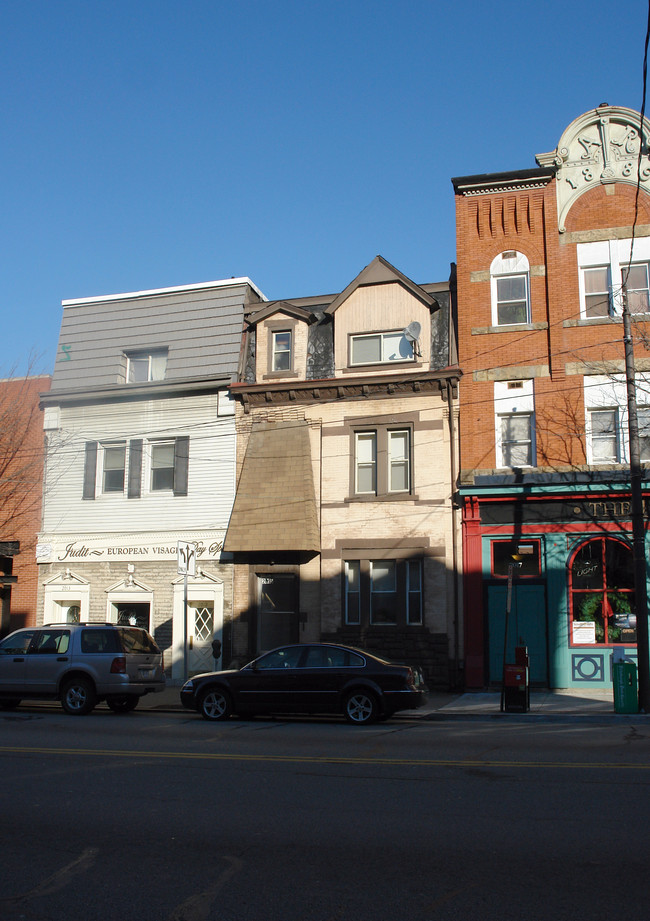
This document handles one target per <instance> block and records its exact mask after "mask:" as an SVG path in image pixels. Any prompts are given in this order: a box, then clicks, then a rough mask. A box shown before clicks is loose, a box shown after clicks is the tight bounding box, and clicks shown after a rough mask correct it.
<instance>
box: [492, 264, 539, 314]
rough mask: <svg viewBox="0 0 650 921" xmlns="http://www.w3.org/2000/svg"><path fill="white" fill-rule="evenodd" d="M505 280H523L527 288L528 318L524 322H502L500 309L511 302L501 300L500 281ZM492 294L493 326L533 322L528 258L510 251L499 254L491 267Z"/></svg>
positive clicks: (518, 299) (518, 300)
mask: <svg viewBox="0 0 650 921" xmlns="http://www.w3.org/2000/svg"><path fill="white" fill-rule="evenodd" d="M504 278H523V279H524V287H525V304H526V317H525V319H524V320H518V321H517V322H515V323H512V322H509V323H505V322H501V321H500V318H499V307H500V306H501V305H504V304H507V303H510V301H501V300H499V281H500V280H503V279H504ZM490 292H491V299H492V325H493V326H524V325H526V324H529V323H530V322H531V309H530V263H529V261H528V258H527V257H526V256H525V255H524V254H523V253H519V252H516V251H514V250H508V251H506V252H503V253H499V254H498V255H497V256H495V257H494V259H493V260H492V264H491V265H490ZM520 301H521V298H517V299H516V301H512V303H519V302H520Z"/></svg>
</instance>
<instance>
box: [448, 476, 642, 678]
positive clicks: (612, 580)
mask: <svg viewBox="0 0 650 921" xmlns="http://www.w3.org/2000/svg"><path fill="white" fill-rule="evenodd" d="M462 502H463V565H464V575H463V585H464V617H465V685H466V687H468V688H483V687H490V686H497V685H500V684H501V681H502V676H503V665H504V660H505V662H513V661H514V650H515V646H517V645H525V646H527V647H528V654H529V660H530V682H531V686H533V687H535V686H536V687H540V688H543V687H548V688H610V687H611V686H612V657H613V653H614V651H615V650H618V654H619V655H621V654H622V655H624V656H625V658H626V660H627V661H630V662H636V660H637V649H636V613H635V604H634V568H633V556H632V533H631V520H630V499H629V495H627V494H626V493H625V490H624V488H621V489H620V490H618V489H616V488H615V487H614V486H612V485H610V486H609V488H607V489H606V490H605V489H603V490H602V491H598V492H596V491H590V492H588V493H587V492H585V491H581V492H577V491H576V490H573V491H568V490H567V492H566V493H561V494H559V495H558V491H557V489H556V490H554V491H553V493H551V492H550V490H548V489H544V488H537V489H536V488H535V487H533V486H530V487H520V488H519V489H518V490H513V489H509V490H498V489H494V490H490V489H485V490H484V491H482V492H480V493H479V492H478V491H477V489H476V486H475V487H473V489H472V492H471V495H463V496H462ZM646 546H647V543H646ZM646 559H647V551H646ZM509 575H510V581H511V594H510V603H509V604H508V583H509ZM506 612H508V617H507V624H508V629H507V637H506Z"/></svg>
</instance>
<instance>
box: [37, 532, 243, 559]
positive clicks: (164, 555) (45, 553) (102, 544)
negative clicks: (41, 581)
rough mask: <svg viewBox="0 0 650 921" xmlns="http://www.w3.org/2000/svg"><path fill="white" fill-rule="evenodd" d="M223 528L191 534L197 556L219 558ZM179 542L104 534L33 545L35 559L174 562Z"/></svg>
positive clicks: (223, 536) (222, 540)
mask: <svg viewBox="0 0 650 921" xmlns="http://www.w3.org/2000/svg"><path fill="white" fill-rule="evenodd" d="M225 536H226V535H225V532H224V531H221V532H215V533H213V534H211V535H210V536H209V537H207V536H206V537H204V538H203V539H200V538H199V539H197V538H194V540H193V543H194V545H195V546H196V559H198V560H204V561H205V560H219V559H220V557H221V551H222V550H223V543H224V540H225ZM177 555H178V542H177V541H175V540H174V541H170V540H169V539H168V538H162V539H160V540H157V539H155V538H154V539H153V540H147V541H145V540H138V539H133V538H127V539H126V540H123V541H109V540H106V538H104V539H101V538H98V539H93V538H90V539H86V540H72V541H69V542H67V543H64V542H58V541H51V542H50V541H42V542H41V543H39V544H37V545H36V562H37V563H65V564H66V565H68V566H69V565H72V564H74V563H94V562H114V561H118V560H126V561H128V562H137V561H138V560H142V561H143V562H144V561H165V560H167V561H169V562H171V563H174V564H176V561H177Z"/></svg>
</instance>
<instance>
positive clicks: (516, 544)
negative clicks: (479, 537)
mask: <svg viewBox="0 0 650 921" xmlns="http://www.w3.org/2000/svg"><path fill="white" fill-rule="evenodd" d="M496 544H507V545H509V547H511V548H512V553H511V554H510V556H513V555H514V554H517V555H518V556H521V559H522V563H523V564H525V559H526V556H527V554H525V553H524V554H520V553H518V550H519V548H521V547H522V546H523V547H526V546H530V545H534V546H535V548H536V553H534V554H532V556H533V558H535V556H536V558H537V570H536V572H528V571H526V569H525V568H524V565H522V567H521V568H518V569H517V570H516V575H517V581H519V580H520V579H540V578H541V576H542V542H541V539H540V538H539V537H534V538H523V537H522V538H520V539H519V540H513V539H512V538H510V537H496V538H494V537H493V538H490V576H491V578H493V579H507V578H508V572H507V570H506V572H497V571H496V567H495V561H494V549H495V545H496ZM513 562H516V561H515V560H514V559H513Z"/></svg>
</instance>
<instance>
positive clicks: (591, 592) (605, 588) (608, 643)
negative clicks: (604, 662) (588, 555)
mask: <svg viewBox="0 0 650 921" xmlns="http://www.w3.org/2000/svg"><path fill="white" fill-rule="evenodd" d="M608 541H610V542H612V543H617V544H619V545H620V546H621V547H623V548H625V550H626V551H627V552H628V553H629V554H630V562H632V557H633V550H632V546H631V544H630V542H629V541H627V540H625V539H624V538H622V537H620V536H619V535H616V534H611V533H608V534H591V535H582V536H581V537H580V538H579V539H578V540H577V541H576V543H575V544H574V546H573V547H572V549H571V553H570V555H569V559H568V561H567V617H568V621H569V646H570V647H571V648H589V649H612V648H614V647H629V648H636V645H637V644H636V639H634V640H633V641H632V640H627V639H623V640H621V641H615V640H609V639H603V640H600V641H598V640H597V641H596V642H595V643H585V642H580V641H578V642H576V641H574V629H573V625H574V616H573V609H574V598H575V596H582V597H584V598H585V599H588V598H589V597H593V598H594V599H598V597H599V596H600V601H599V602H598V603H600V604H601V605H602V601H603V599H607V605H606V610H605V611H604V612H602V618H603V623H602V628H601V629H602V633H603V637H607V634H608V632H609V628H610V621H609V618H610V617H613V616H615V615H616V613H621V612H620V611H619V612H616V611H614V610H611V611H608V610H607V608H610V607H611V604H612V600H613V599H614V597H616V599H617V600H618V599H619V598H620V597H621V596H628V595H629V596H631V598H632V603H631V605H630V603H629V602H627V604H628V609H629V610H630V611H631V613H632V614H634V587H633V586H632V587H629V588H620V587H619V586H617V585H615V584H614V583H613V582H612V583H611V584H610V581H609V580H608V570H607V542H608ZM597 542H599V543H600V555H601V558H600V565H601V570H602V583H603V584H602V587H600V586H599V587H597V588H574V584H573V580H574V572H573V568H574V563H575V560H576V557H577V556H578V554H579V553H580V552H581V551H582V550H583V549H584V548H585V547H586V546H587V544H589V543H597ZM610 599H611V600H610ZM622 613H625V611H623V612H622ZM578 622H580V621H578ZM585 622H589V620H588V619H587V620H586V621H585ZM594 622H595V623H598V622H597V621H594Z"/></svg>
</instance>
